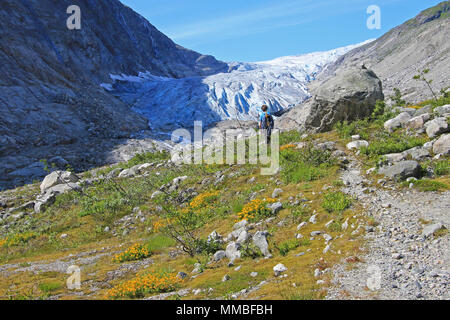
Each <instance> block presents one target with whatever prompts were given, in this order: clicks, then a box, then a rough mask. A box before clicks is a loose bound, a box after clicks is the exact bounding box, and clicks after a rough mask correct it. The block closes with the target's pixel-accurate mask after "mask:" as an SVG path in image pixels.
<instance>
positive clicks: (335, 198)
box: [322, 191, 352, 213]
mask: <svg viewBox="0 0 450 320" xmlns="http://www.w3.org/2000/svg"><path fill="white" fill-rule="evenodd" d="M351 204H352V198H351V197H349V196H348V195H346V194H345V193H343V192H341V191H335V192H329V193H326V194H325V195H324V197H323V201H322V207H323V208H324V209H325V210H327V211H328V212H334V213H341V212H343V211H344V210H345V209H347V208H348V207H350V205H351Z"/></svg>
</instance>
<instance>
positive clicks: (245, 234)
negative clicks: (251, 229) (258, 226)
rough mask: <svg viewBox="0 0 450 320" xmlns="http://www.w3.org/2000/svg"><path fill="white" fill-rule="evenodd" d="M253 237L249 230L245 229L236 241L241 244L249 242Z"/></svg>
mask: <svg viewBox="0 0 450 320" xmlns="http://www.w3.org/2000/svg"><path fill="white" fill-rule="evenodd" d="M251 237H252V236H251V234H250V233H248V231H247V230H245V229H244V230H242V232H241V233H240V234H239V236H238V237H237V239H236V242H237V243H239V244H243V243H246V242H248V241H249V240H250V238H251Z"/></svg>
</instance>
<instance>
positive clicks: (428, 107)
mask: <svg viewBox="0 0 450 320" xmlns="http://www.w3.org/2000/svg"><path fill="white" fill-rule="evenodd" d="M432 112H433V107H432V106H431V105H426V106H425V107H422V108H420V109H417V110H416V112H415V113H414V117H417V116H420V115H422V114H425V113H432Z"/></svg>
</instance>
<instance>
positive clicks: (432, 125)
mask: <svg viewBox="0 0 450 320" xmlns="http://www.w3.org/2000/svg"><path fill="white" fill-rule="evenodd" d="M425 126H426V128H427V129H426V131H427V135H428V136H429V137H430V138H434V137H436V136H437V135H439V134H441V133H445V132H447V131H448V124H447V119H446V118H444V117H440V118H436V119H434V120H431V121H428V122H427V123H426V124H425Z"/></svg>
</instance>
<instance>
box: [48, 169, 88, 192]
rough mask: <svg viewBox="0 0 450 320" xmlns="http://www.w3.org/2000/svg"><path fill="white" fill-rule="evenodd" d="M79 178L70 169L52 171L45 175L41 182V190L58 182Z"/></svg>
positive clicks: (72, 180) (73, 180) (74, 180)
mask: <svg viewBox="0 0 450 320" xmlns="http://www.w3.org/2000/svg"><path fill="white" fill-rule="evenodd" d="M78 180H79V178H78V177H77V176H76V175H75V174H74V173H72V172H70V171H59V170H58V171H53V172H52V173H50V174H49V175H47V176H46V177H45V178H44V180H43V181H42V183H41V192H42V193H44V192H45V191H46V190H47V189H49V188H51V187H53V186H56V185H58V184H63V183H69V182H77V181H78Z"/></svg>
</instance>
